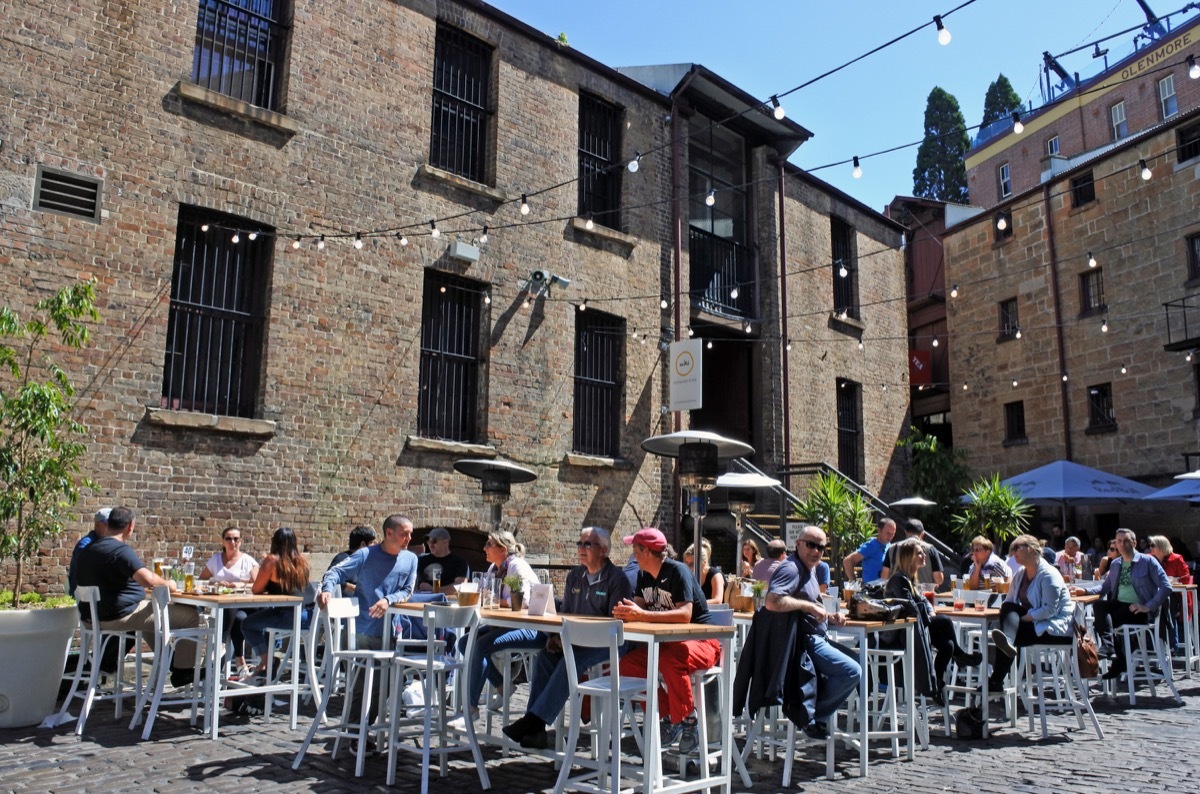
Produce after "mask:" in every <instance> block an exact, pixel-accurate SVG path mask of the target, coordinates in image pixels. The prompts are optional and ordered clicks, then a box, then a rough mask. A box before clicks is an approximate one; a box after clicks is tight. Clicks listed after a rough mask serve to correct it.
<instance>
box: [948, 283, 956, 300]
mask: <svg viewBox="0 0 1200 794" xmlns="http://www.w3.org/2000/svg"><path fill="white" fill-rule="evenodd" d="M950 297H951V298H957V297H958V285H957V284H955V285H953V286H952V287H950Z"/></svg>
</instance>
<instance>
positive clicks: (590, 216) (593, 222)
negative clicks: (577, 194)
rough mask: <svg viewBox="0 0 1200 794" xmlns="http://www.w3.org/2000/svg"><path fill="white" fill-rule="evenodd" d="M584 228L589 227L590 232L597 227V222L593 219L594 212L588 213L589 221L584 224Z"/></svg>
mask: <svg viewBox="0 0 1200 794" xmlns="http://www.w3.org/2000/svg"><path fill="white" fill-rule="evenodd" d="M583 228H585V229H587V230H588V231H589V232H590V231H591V230H592V229H595V228H596V222H595V221H594V220H592V213H590V212H589V213H588V216H587V221H586V222H585V223H584V224H583Z"/></svg>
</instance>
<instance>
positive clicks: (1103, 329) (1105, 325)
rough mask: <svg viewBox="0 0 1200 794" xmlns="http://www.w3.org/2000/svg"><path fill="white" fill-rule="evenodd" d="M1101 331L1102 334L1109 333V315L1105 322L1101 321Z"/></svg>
mask: <svg viewBox="0 0 1200 794" xmlns="http://www.w3.org/2000/svg"><path fill="white" fill-rule="evenodd" d="M1100 333H1102V334H1107V333H1108V318H1107V317H1105V318H1104V322H1102V323H1100Z"/></svg>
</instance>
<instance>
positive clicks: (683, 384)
mask: <svg viewBox="0 0 1200 794" xmlns="http://www.w3.org/2000/svg"><path fill="white" fill-rule="evenodd" d="M701 344H702V342H701V340H699V339H687V340H685V341H683V342H672V343H671V349H670V355H671V402H670V408H671V410H672V411H690V410H695V409H697V408H701V407H703V391H704V389H703V385H704V366H703V359H702V355H703V353H702V352H701V351H702V347H701Z"/></svg>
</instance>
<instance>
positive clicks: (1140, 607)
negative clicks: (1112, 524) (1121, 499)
mask: <svg viewBox="0 0 1200 794" xmlns="http://www.w3.org/2000/svg"><path fill="white" fill-rule="evenodd" d="M1116 543H1117V550H1118V551H1119V552H1120V556H1118V557H1117V558H1116V559H1115V560H1113V561H1112V563H1111V564H1110V565H1109V566H1108V573H1106V574H1105V575H1104V580H1103V581H1102V582H1097V583H1095V584H1089V585H1085V586H1084V587H1082V588H1079V590H1078V592H1081V593H1099V594H1100V600H1099V601H1097V602H1096V603H1094V604H1092V615H1093V616H1094V618H1095V624H1094V630H1095V632H1096V636H1097V637H1098V638H1099V639H1100V645H1099V647H1098V648H1097V649H1096V650H1097V652H1098V653H1099V654H1100V655H1101V656H1104V657H1106V658H1109V659H1115V660H1116V661H1114V662H1113V664H1112V665H1110V666H1109V668H1108V672H1106V673H1105V674H1104V678H1105V679H1107V680H1110V681H1111V680H1113V679H1115V678H1117V677H1118V676H1120V675H1121V673H1123V672H1125V666H1126V660H1125V648H1124V645H1123V644H1122V645H1121V646H1118V647H1115V646H1114V644H1113V629H1115V628H1117V627H1119V626H1124V625H1127V624H1135V623H1143V624H1144V623H1149V622H1150V621H1151V620H1153V619H1154V616H1155V615H1156V614H1158V610H1159V609H1161V608H1162V605H1163V603H1164V602H1165V601H1166V600H1167V598H1168V597H1170V595H1171V582H1170V580H1168V579H1167V573H1166V571H1164V570H1163V568H1162V566H1161V565H1159V563H1158V560H1156V559H1155V558H1153V557H1151V556H1150V555H1149V554H1142V553H1141V552H1139V551H1138V550H1137V534H1136V533H1134V531H1133V530H1132V529H1118V530H1117V537H1116Z"/></svg>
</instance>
